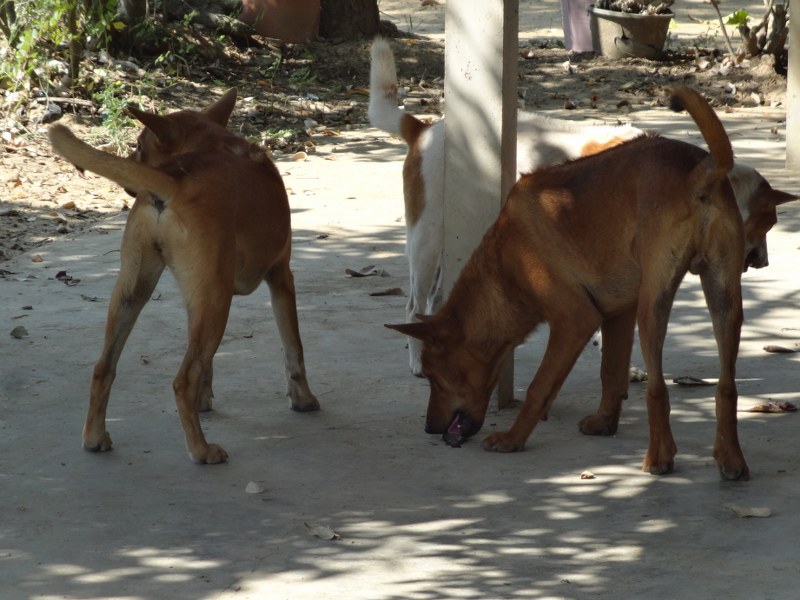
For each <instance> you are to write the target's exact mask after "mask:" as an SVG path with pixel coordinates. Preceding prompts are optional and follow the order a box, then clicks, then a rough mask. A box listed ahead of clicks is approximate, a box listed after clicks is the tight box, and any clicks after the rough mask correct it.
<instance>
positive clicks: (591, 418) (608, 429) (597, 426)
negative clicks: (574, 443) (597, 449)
mask: <svg viewBox="0 0 800 600" xmlns="http://www.w3.org/2000/svg"><path fill="white" fill-rule="evenodd" d="M617 425H618V423H617V422H616V421H613V420H612V419H610V418H609V417H605V416H603V415H600V414H593V415H586V416H585V417H583V419H581V420H580V423H578V429H579V430H580V432H581V433H582V434H584V435H614V434H615V433H617Z"/></svg>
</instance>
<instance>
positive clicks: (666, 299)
mask: <svg viewBox="0 0 800 600" xmlns="http://www.w3.org/2000/svg"><path fill="white" fill-rule="evenodd" d="M672 100H673V103H674V104H675V106H676V107H678V108H680V107H683V108H686V109H687V110H688V111H689V113H690V114H691V116H692V118H693V119H694V120H695V122H696V123H697V124H698V126H699V128H700V131H701V132H702V134H703V137H704V138H705V140H706V143H707V144H708V147H709V149H710V151H711V152H710V154H709V153H708V152H706V151H705V150H702V149H700V148H698V147H696V146H693V145H691V144H687V143H684V142H680V141H675V140H669V139H665V138H661V137H657V136H652V135H648V136H643V137H641V138H638V139H636V140H633V141H630V142H628V143H626V144H622V145H619V146H617V147H615V148H612V149H610V150H607V151H605V152H602V153H600V154H598V155H595V156H591V157H587V158H583V159H579V160H576V161H573V162H568V163H564V164H562V165H559V166H555V167H547V168H544V169H541V170H539V171H537V172H535V173H533V174H531V175H526V176H524V177H522V179H521V180H520V181H519V182H518V183H517V185H516V186H515V187H514V189H513V190H512V191H511V193H510V195H509V197H508V201H507V203H506V205H505V206H504V207H503V209H502V210H501V212H500V215H499V217H498V219H497V221H496V222H495V224H494V225H493V226H492V227H491V228H490V229H489V231H488V232H487V233H486V235H485V237H484V238H483V240H482V242H481V244H480V245H479V247H478V249H477V250H476V251H475V253H474V254H473V255H472V257H471V258H470V260H469V261H468V263H467V265H466V266H465V267H464V270H463V271H462V273H461V275H460V277H459V278H458V280H457V282H456V284H455V286H454V288H453V290H452V293H451V295H450V297H449V299H448V300H447V302H446V304H445V305H444V306H443V307H442V309H441V310H440V311H439V312H438V313H436V314H435V315H434V316H432V317H425V318H424V321H423V322H421V323H409V324H405V325H390V326H389V327H392V328H393V329H397V330H398V331H400V332H401V333H404V334H406V335H411V336H414V337H416V338H418V339H421V340H422V341H423V352H422V366H423V372H424V374H425V375H426V376H427V377H428V379H429V381H430V386H431V394H430V400H429V403H428V412H427V420H426V431H428V432H429V433H444V434H445V440H446V441H448V443H450V444H454V445H456V444H459V443H460V442H461V441H462V440H463V439H464V438H466V437H469V436H471V435H473V434H475V433H476V432H477V431H478V430H479V429H480V428H481V426H482V424H483V420H484V418H485V415H486V408H487V406H488V403H489V397H490V392H491V390H492V388H493V387H494V384H495V383H496V381H497V379H498V370H499V367H500V365H502V363H503V361H504V360H505V359H506V358H507V357H508V356H509V355H510V354H511V352H512V350H513V349H514V348H515V347H516V346H517V345H518V344H520V343H521V342H522V341H523V339H524V338H525V337H526V335H527V334H528V333H529V332H530V331H532V330H533V329H534V328H535V327H536V325H538V324H539V323H541V322H543V321H546V322H547V323H549V325H550V338H549V340H548V343H547V349H546V352H545V355H544V357H543V359H542V363H541V365H540V366H539V369H538V371H537V372H536V376H535V377H534V379H533V381H532V382H531V384H530V386H529V387H528V391H527V394H526V398H525V402H524V405H523V406H522V408H521V411H520V413H519V415H518V416H517V419H516V420H515V422H514V424H513V425H512V426H511V429H510V430H508V431H506V432H494V433H492V434H491V435H490V436H489V437H487V438H486V440H485V441H484V447H485V448H486V449H488V450H497V451H501V452H512V451H516V450H521V449H523V447H524V445H525V441H526V440H527V439H528V437H529V435H530V434H531V432H532V431H533V429H534V427H535V426H536V424H537V423H538V422H539V421H540V420H541V419H543V418H545V417H546V416H547V413H548V411H549V409H550V406H551V405H552V403H553V401H554V400H555V397H556V395H557V394H558V391H559V389H560V388H561V385H562V383H563V382H564V379H565V378H566V377H567V375H568V373H569V371H570V370H571V369H572V366H573V364H574V363H575V360H576V359H577V357H578V355H579V354H580V353H581V350H582V349H583V347H584V345H585V344H586V342H587V340H588V339H589V338H590V336H591V335H592V334H593V333H594V332H595V331H596V329H597V328H598V326H599V327H600V328H601V330H602V333H603V340H604V348H603V354H602V364H601V380H602V387H603V393H602V399H601V402H600V406H599V408H598V411H597V413H596V414H594V415H590V416H587V417H586V418H584V419H583V420H582V421H581V424H580V428H581V431H583V432H584V433H588V434H605V435H609V434H612V433H614V432H615V431H616V429H617V424H618V422H619V415H620V410H621V404H622V400H623V399H624V398H625V397H626V395H627V389H628V365H629V359H630V354H631V348H632V344H633V331H634V326H635V324H636V322H637V320H638V324H639V334H640V338H641V345H642V352H643V355H644V359H645V363H646V366H647V370H648V373H649V380H648V384H647V408H648V419H649V423H650V444H649V448H648V451H647V455H646V456H645V458H644V462H643V468H644V470H649V471H650V472H651V473H668V472H670V471H672V469H673V461H674V456H675V452H676V446H675V442H674V440H673V437H672V432H671V430H670V426H669V411H670V408H669V396H668V393H667V387H666V384H665V383H664V375H663V371H662V364H661V363H662V349H663V344H664V338H665V335H666V331H667V321H668V319H669V314H670V310H671V307H672V301H673V298H674V295H675V292H676V291H677V289H678V286H679V285H680V282H681V280H682V279H683V277H684V275H685V274H686V272H687V271H691V272H692V273H697V274H699V275H700V279H701V282H702V286H703V290H704V292H705V296H706V303H707V306H708V309H709V312H710V314H711V319H712V323H713V328H714V334H715V337H716V341H717V348H718V352H719V358H720V367H721V369H720V376H719V383H718V385H717V391H716V409H717V433H716V440H715V444H714V457H715V459H716V461H717V463H718V465H719V469H720V472H721V474H722V476H723V477H725V478H727V479H747V478H748V468H747V464H746V463H745V459H744V456H743V455H742V451H741V448H740V447H739V441H738V436H737V423H736V401H737V392H736V384H735V380H734V378H735V369H736V357H737V353H738V349H739V336H740V329H741V323H742V296H741V274H742V270H743V268H744V266H745V244H744V239H745V238H744V231H743V226H742V218H741V216H740V214H739V210H738V208H737V206H736V199H735V197H734V194H733V191H732V189H731V185H730V183H729V181H728V177H727V175H728V172H729V171H730V170H731V167H732V165H733V153H732V150H731V145H730V141H729V140H728V137H727V135H726V133H725V130H724V129H723V127H722V124H721V123H720V122H719V119H718V118H717V116H716V115H715V114H714V111H713V110H712V109H711V107H710V106H709V105H708V104H707V103H706V102H705V101H704V100H703V99H702V98H701V97H700V95H699V94H697V92H695V91H693V90H691V89H688V88H678V89H676V90H675V91H674V95H673V97H672Z"/></svg>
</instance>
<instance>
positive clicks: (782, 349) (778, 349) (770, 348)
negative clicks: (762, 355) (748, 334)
mask: <svg viewBox="0 0 800 600" xmlns="http://www.w3.org/2000/svg"><path fill="white" fill-rule="evenodd" d="M764 352H775V353H777V354H788V353H791V352H797V349H796V348H788V347H786V346H779V345H778V344H767V345H766V346H764Z"/></svg>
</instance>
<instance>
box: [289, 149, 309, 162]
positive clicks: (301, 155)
mask: <svg viewBox="0 0 800 600" xmlns="http://www.w3.org/2000/svg"><path fill="white" fill-rule="evenodd" d="M307 158H308V154H306V153H305V152H302V151H301V152H295V153H294V154H292V160H306V159H307Z"/></svg>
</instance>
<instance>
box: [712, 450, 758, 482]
mask: <svg viewBox="0 0 800 600" xmlns="http://www.w3.org/2000/svg"><path fill="white" fill-rule="evenodd" d="M714 460H716V461H717V466H718V467H719V475H720V477H721V478H722V479H727V480H729V481H747V480H749V479H750V469H748V468H747V463H746V462H745V460H744V456H743V455H742V452H741V450H739V451H738V452H737V451H735V450H731V451H729V452H727V453H723V452H720V451H718V450H715V451H714Z"/></svg>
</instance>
